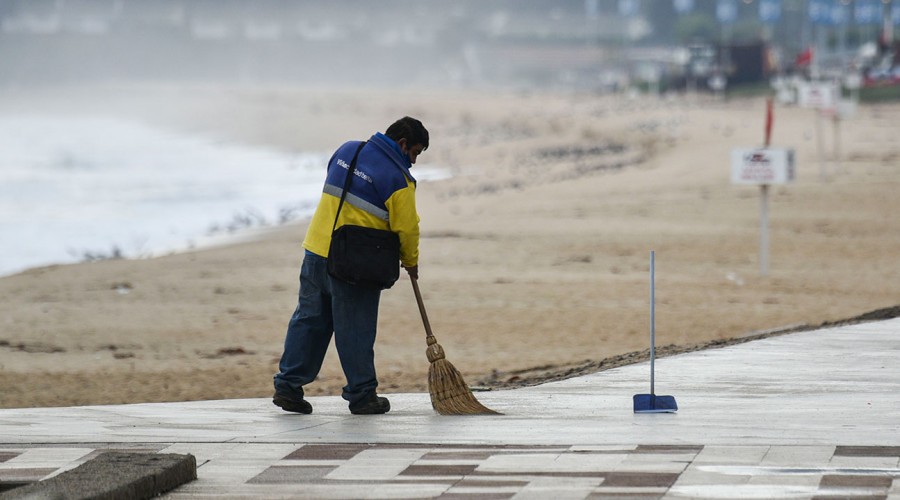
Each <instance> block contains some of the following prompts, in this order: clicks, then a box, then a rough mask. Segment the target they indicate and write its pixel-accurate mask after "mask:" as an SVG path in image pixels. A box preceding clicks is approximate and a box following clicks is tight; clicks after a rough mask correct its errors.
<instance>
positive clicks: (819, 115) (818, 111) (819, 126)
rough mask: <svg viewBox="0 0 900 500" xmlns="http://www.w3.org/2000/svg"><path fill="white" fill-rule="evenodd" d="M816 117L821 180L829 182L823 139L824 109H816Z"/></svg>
mask: <svg viewBox="0 0 900 500" xmlns="http://www.w3.org/2000/svg"><path fill="white" fill-rule="evenodd" d="M813 112H814V113H815V115H816V150H817V151H818V153H819V179H820V180H823V181H824V180H827V179H828V166H827V164H826V162H825V144H824V142H825V139H824V138H823V137H822V135H823V134H824V132H822V109H821V108H816V109H814V110H813Z"/></svg>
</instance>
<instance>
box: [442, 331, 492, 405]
mask: <svg viewBox="0 0 900 500" xmlns="http://www.w3.org/2000/svg"><path fill="white" fill-rule="evenodd" d="M432 338H433V337H432ZM427 354H428V360H429V361H430V362H431V365H430V366H429V367H428V392H429V394H430V395H431V406H432V407H433V408H434V409H435V411H437V412H438V413H440V414H441V415H479V414H487V415H499V413H498V412H496V411H494V410H491V409H490V408H488V407H486V406H484V405H483V404H481V403H480V402H478V400H477V399H475V396H473V395H472V391H471V390H470V389H469V386H468V385H466V381H465V380H463V377H462V374H460V373H459V370H457V369H456V367H455V366H453V364H452V363H450V362H449V361H447V359H446V358H445V357H444V349H443V348H441V346H440V344H438V343H437V342H436V341H435V342H433V343H430V345H429V346H428V351H427Z"/></svg>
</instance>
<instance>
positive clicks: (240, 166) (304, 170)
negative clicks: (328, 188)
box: [0, 115, 445, 276]
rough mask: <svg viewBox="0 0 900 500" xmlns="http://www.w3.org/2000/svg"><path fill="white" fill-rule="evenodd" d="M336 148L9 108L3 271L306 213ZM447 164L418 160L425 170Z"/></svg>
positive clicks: (428, 175) (235, 230)
mask: <svg viewBox="0 0 900 500" xmlns="http://www.w3.org/2000/svg"><path fill="white" fill-rule="evenodd" d="M330 155H331V151H328V152H309V153H299V154H292V153H286V152H282V151H275V150H270V149H264V148H258V147H249V146H245V145H240V144H235V143H229V142H225V141H222V140H219V139H216V138H214V137H206V136H200V135H196V136H192V135H184V134H181V133H174V132H171V131H166V130H161V129H158V128H153V127H150V126H147V125H145V124H142V123H139V122H132V121H125V120H120V119H112V118H101V117H96V118H88V117H59V116H38V115H23V116H9V115H7V116H2V117H0V241H2V245H0V276H4V275H10V274H14V273H17V272H20V271H23V270H25V269H28V268H32V267H37V266H45V265H50V264H66V263H74V262H81V261H88V260H98V259H105V258H146V257H152V256H157V255H161V254H165V253H171V252H177V251H184V250H190V249H193V248H197V247H202V246H205V245H210V244H213V243H220V242H223V241H227V240H228V239H231V238H237V237H240V236H241V235H243V234H246V233H247V232H248V231H250V230H252V229H255V228H260V227H266V226H274V225H278V224H283V223H285V222H288V221H291V220H295V219H298V218H303V217H307V216H309V215H311V214H312V211H313V210H314V209H315V205H316V203H317V202H318V199H319V196H320V195H321V192H322V182H323V180H324V170H325V165H326V162H327V161H328V158H329V157H330ZM444 171H445V170H444V169H440V168H429V167H428V166H424V168H420V167H419V166H418V165H417V167H416V177H417V179H420V180H427V179H436V178H440V177H443V176H444V174H443V172H444Z"/></svg>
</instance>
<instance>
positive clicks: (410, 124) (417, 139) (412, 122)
mask: <svg viewBox="0 0 900 500" xmlns="http://www.w3.org/2000/svg"><path fill="white" fill-rule="evenodd" d="M384 135H386V136H388V137H390V138H391V139H393V140H394V141H399V140H400V139H406V143H407V144H408V145H409V147H412V146H414V145H416V144H421V145H422V149H428V130H426V129H425V125H422V122H420V121H419V120H416V119H415V118H410V117H408V116H404V117H403V118H401V119H399V120H397V121H395V122H394V123H393V124H391V126H390V127H388V129H387V131H385V133H384Z"/></svg>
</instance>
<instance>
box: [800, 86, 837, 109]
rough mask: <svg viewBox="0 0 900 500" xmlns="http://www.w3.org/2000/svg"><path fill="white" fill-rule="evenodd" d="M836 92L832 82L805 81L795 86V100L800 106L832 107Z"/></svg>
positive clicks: (835, 100) (834, 102)
mask: <svg viewBox="0 0 900 500" xmlns="http://www.w3.org/2000/svg"><path fill="white" fill-rule="evenodd" d="M837 93H838V92H837V88H836V87H835V85H834V84H833V83H828V82H811V83H805V84H801V85H798V86H797V101H799V103H800V107H802V108H814V109H834V107H835V104H836V103H837Z"/></svg>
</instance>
